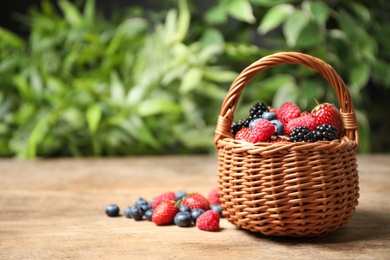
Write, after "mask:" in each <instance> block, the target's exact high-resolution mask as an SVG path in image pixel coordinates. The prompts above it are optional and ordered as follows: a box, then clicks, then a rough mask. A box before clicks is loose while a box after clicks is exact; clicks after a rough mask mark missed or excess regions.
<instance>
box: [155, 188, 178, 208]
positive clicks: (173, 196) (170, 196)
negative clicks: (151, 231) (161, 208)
mask: <svg viewBox="0 0 390 260" xmlns="http://www.w3.org/2000/svg"><path fill="white" fill-rule="evenodd" d="M164 200H176V194H175V193H174V192H172V191H168V192H165V193H163V194H160V195H159V196H157V197H155V198H154V199H153V203H152V208H153V209H155V208H156V207H157V206H158V204H160V203H161V202H162V201H164Z"/></svg>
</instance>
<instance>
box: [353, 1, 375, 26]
mask: <svg viewBox="0 0 390 260" xmlns="http://www.w3.org/2000/svg"><path fill="white" fill-rule="evenodd" d="M350 4H351V7H352V10H353V11H354V13H355V14H356V15H357V16H358V18H359V20H360V21H363V22H364V23H365V24H368V23H369V22H370V21H371V14H370V10H369V9H368V8H367V7H365V6H364V5H362V4H360V3H357V2H353V1H351V2H350Z"/></svg>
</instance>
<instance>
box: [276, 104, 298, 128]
mask: <svg viewBox="0 0 390 260" xmlns="http://www.w3.org/2000/svg"><path fill="white" fill-rule="evenodd" d="M278 116H279V119H280V121H282V123H283V124H287V123H288V121H290V120H291V119H293V118H297V117H300V116H301V109H300V108H299V107H298V105H297V104H295V103H294V102H284V103H283V104H282V105H281V106H280V108H279V113H278Z"/></svg>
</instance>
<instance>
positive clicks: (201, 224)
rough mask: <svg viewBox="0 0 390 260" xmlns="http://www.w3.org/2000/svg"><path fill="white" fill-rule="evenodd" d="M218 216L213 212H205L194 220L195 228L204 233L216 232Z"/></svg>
mask: <svg viewBox="0 0 390 260" xmlns="http://www.w3.org/2000/svg"><path fill="white" fill-rule="evenodd" d="M219 221H220V216H219V214H218V213H217V212H216V211H214V210H207V211H205V212H204V213H203V214H202V215H200V216H199V217H198V218H197V219H196V226H197V227H198V228H199V229H200V230H204V231H218V230H219Z"/></svg>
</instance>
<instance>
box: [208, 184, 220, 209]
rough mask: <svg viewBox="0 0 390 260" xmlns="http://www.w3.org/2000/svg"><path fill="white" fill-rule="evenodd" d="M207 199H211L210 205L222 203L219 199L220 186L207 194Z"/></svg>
mask: <svg viewBox="0 0 390 260" xmlns="http://www.w3.org/2000/svg"><path fill="white" fill-rule="evenodd" d="M207 200H208V201H209V203H210V205H213V204H221V201H220V200H219V188H214V189H212V190H211V191H210V193H209V195H208V196H207Z"/></svg>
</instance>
